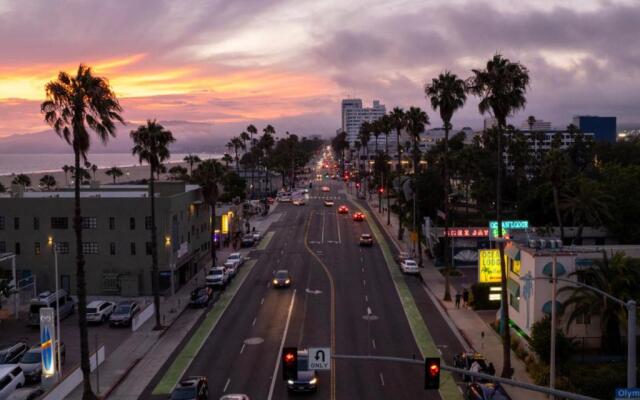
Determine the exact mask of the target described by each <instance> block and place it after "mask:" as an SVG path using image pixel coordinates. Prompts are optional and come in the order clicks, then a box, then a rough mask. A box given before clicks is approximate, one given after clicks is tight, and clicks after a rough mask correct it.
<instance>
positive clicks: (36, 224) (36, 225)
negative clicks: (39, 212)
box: [33, 217, 40, 231]
mask: <svg viewBox="0 0 640 400" xmlns="http://www.w3.org/2000/svg"><path fill="white" fill-rule="evenodd" d="M33 230H34V231H38V230H40V218H38V217H33Z"/></svg>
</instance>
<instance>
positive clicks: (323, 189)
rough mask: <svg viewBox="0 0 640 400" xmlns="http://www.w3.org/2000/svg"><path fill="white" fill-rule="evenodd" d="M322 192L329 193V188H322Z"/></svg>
mask: <svg viewBox="0 0 640 400" xmlns="http://www.w3.org/2000/svg"><path fill="white" fill-rule="evenodd" d="M321 190H322V191H323V192H330V191H331V189H330V188H329V186H323V187H322V189H321Z"/></svg>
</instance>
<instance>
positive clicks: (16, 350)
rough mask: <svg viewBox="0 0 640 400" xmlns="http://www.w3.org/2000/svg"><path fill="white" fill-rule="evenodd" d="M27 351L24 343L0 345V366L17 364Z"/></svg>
mask: <svg viewBox="0 0 640 400" xmlns="http://www.w3.org/2000/svg"><path fill="white" fill-rule="evenodd" d="M27 350H29V346H27V344H26V343H25V342H15V343H10V344H2V345H0V364H17V363H19V362H20V359H21V358H22V355H23V354H24V353H26V352H27Z"/></svg>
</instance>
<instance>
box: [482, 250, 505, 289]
mask: <svg viewBox="0 0 640 400" xmlns="http://www.w3.org/2000/svg"><path fill="white" fill-rule="evenodd" d="M501 278H502V273H501V272H500V251H499V250H498V249H486V250H478V282H483V283H497V282H500V281H501V280H502V279H501Z"/></svg>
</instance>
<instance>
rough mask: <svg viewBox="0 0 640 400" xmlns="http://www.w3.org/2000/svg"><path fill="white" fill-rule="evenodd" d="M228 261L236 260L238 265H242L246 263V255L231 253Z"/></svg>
mask: <svg viewBox="0 0 640 400" xmlns="http://www.w3.org/2000/svg"><path fill="white" fill-rule="evenodd" d="M254 237H255V234H254ZM227 261H234V262H235V263H236V264H238V266H241V265H242V264H244V257H243V256H242V254H240V253H231V254H229V256H228V257H227Z"/></svg>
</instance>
